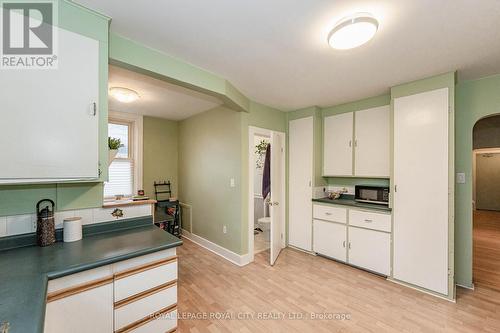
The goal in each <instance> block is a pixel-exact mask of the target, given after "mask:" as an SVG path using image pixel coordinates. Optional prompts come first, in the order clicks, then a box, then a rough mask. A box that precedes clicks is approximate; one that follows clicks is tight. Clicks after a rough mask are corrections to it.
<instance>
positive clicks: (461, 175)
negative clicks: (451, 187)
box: [457, 172, 465, 184]
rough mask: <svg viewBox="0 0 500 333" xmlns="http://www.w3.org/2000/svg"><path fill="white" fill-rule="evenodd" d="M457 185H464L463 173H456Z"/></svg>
mask: <svg viewBox="0 0 500 333" xmlns="http://www.w3.org/2000/svg"><path fill="white" fill-rule="evenodd" d="M457 184H465V173H464V172H457Z"/></svg>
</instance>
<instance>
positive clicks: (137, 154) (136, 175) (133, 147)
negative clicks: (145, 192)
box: [104, 110, 143, 200]
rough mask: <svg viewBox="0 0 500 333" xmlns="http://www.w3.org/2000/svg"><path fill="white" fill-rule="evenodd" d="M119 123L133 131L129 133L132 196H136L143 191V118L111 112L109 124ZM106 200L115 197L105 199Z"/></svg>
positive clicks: (131, 114)
mask: <svg viewBox="0 0 500 333" xmlns="http://www.w3.org/2000/svg"><path fill="white" fill-rule="evenodd" d="M109 123H118V124H120V123H121V124H127V125H130V128H131V129H132V130H131V131H130V133H129V150H130V152H129V154H130V153H131V155H132V156H131V159H132V161H133V175H132V176H133V181H132V182H133V184H132V191H133V193H132V195H136V194H137V191H138V190H142V172H143V168H142V160H143V145H142V142H143V117H142V116H141V115H137V114H133V113H125V112H118V111H111V110H110V111H109V113H108V124H109ZM104 199H105V200H109V199H114V197H105V198H104Z"/></svg>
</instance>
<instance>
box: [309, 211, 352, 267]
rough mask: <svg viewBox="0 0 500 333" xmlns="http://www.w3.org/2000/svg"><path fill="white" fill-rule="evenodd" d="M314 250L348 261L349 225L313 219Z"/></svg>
mask: <svg viewBox="0 0 500 333" xmlns="http://www.w3.org/2000/svg"><path fill="white" fill-rule="evenodd" d="M313 239H314V243H313V245H314V252H316V253H319V254H322V255H325V256H327V257H330V258H333V259H336V260H339V261H343V262H346V259H347V252H346V242H347V227H346V226H345V225H342V224H338V223H333V222H326V221H321V220H314V221H313Z"/></svg>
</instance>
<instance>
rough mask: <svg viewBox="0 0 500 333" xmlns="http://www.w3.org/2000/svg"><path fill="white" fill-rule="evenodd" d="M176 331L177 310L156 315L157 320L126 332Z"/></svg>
mask: <svg viewBox="0 0 500 333" xmlns="http://www.w3.org/2000/svg"><path fill="white" fill-rule="evenodd" d="M176 329H177V310H173V311H170V312H167V313H165V314H161V315H158V319H155V320H151V321H149V322H146V323H144V324H142V325H140V326H137V327H136V328H134V329H132V330H130V331H126V332H130V333H156V332H161V333H163V332H165V333H172V332H175V331H176Z"/></svg>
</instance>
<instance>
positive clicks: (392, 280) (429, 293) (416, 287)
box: [386, 276, 457, 303]
mask: <svg viewBox="0 0 500 333" xmlns="http://www.w3.org/2000/svg"><path fill="white" fill-rule="evenodd" d="M386 281H389V282H392V283H395V284H399V285H401V286H403V287H407V288H410V289H413V290H416V291H420V292H422V293H424V294H427V295H431V296H434V297H437V298H441V299H443V300H445V301H448V302H451V303H456V302H457V300H456V299H451V298H448V296H446V295H442V294H439V293H436V292H434V291H431V290H427V289H424V288H421V287H418V286H415V285H412V284H411V283H406V282H404V281H399V280H396V279H394V278H391V277H390V276H389V277H387V279H386Z"/></svg>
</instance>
